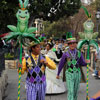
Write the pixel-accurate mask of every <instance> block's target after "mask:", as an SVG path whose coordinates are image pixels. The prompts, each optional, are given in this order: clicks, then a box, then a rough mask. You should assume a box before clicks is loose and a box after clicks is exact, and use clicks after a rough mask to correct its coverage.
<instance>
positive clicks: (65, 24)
mask: <svg viewBox="0 0 100 100" xmlns="http://www.w3.org/2000/svg"><path fill="white" fill-rule="evenodd" d="M43 24H44V31H43V32H42V33H45V34H46V35H47V37H51V36H52V35H54V37H61V36H62V35H66V33H67V32H69V31H71V28H70V22H69V21H68V19H67V18H66V17H63V18H61V19H60V20H58V21H54V22H53V23H50V22H49V21H44V23H43Z"/></svg>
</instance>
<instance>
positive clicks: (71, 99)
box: [65, 70, 81, 100]
mask: <svg viewBox="0 0 100 100" xmlns="http://www.w3.org/2000/svg"><path fill="white" fill-rule="evenodd" d="M65 74H66V83H67V89H68V94H67V100H77V95H78V90H79V85H80V80H81V72H80V71H78V72H76V71H74V72H73V73H71V72H68V70H66V72H65Z"/></svg>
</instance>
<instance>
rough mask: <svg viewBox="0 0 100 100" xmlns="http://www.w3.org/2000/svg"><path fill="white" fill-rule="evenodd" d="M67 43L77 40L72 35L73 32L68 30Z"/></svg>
mask: <svg viewBox="0 0 100 100" xmlns="http://www.w3.org/2000/svg"><path fill="white" fill-rule="evenodd" d="M66 39H67V43H68V44H69V43H72V42H77V41H76V38H75V37H72V33H71V32H67V34H66Z"/></svg>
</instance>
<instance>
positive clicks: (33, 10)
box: [0, 0, 81, 33]
mask: <svg viewBox="0 0 100 100" xmlns="http://www.w3.org/2000/svg"><path fill="white" fill-rule="evenodd" d="M61 1H63V0H61ZM58 2H59V0H29V3H30V6H29V7H28V10H29V12H30V15H31V18H30V22H31V20H32V18H33V17H34V18H36V17H38V18H40V17H42V18H44V20H49V21H54V20H59V19H60V18H62V17H63V16H65V15H67V16H70V15H74V14H75V13H77V12H78V9H79V8H80V5H81V2H80V0H74V1H72V0H65V2H63V3H62V2H60V3H58ZM72 2H73V3H72ZM53 7H54V9H56V12H55V13H54V11H52V12H50V10H51V8H53ZM18 8H19V2H18V0H0V28H1V30H0V33H5V32H8V31H9V29H8V28H7V27H6V26H7V25H15V26H16V23H17V22H16V21H17V19H16V16H15V14H16V12H17V11H18ZM49 13H50V16H48V14H49Z"/></svg>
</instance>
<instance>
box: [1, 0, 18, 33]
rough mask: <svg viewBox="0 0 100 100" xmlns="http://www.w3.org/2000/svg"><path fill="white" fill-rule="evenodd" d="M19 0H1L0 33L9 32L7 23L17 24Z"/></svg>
mask: <svg viewBox="0 0 100 100" xmlns="http://www.w3.org/2000/svg"><path fill="white" fill-rule="evenodd" d="M17 10H18V0H0V28H1V29H0V34H1V33H5V32H8V28H7V25H9V24H15V22H16V16H15V14H16V12H17Z"/></svg>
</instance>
